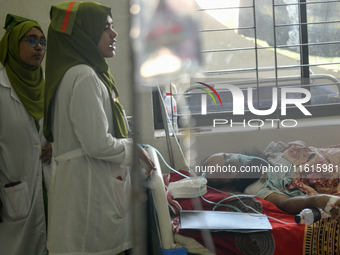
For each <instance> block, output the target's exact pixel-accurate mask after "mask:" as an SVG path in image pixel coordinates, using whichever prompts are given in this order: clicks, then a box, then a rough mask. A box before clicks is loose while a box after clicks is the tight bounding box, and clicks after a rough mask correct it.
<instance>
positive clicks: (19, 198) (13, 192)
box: [2, 181, 29, 220]
mask: <svg viewBox="0 0 340 255" xmlns="http://www.w3.org/2000/svg"><path fill="white" fill-rule="evenodd" d="M2 194H3V196H2V197H3V201H2V202H3V206H4V208H5V210H6V211H7V213H8V216H9V217H10V218H11V219H12V220H18V219H23V218H26V217H27V215H28V212H29V198H28V186H27V182H26V181H22V182H21V183H19V184H17V185H15V186H11V187H3V188H2Z"/></svg>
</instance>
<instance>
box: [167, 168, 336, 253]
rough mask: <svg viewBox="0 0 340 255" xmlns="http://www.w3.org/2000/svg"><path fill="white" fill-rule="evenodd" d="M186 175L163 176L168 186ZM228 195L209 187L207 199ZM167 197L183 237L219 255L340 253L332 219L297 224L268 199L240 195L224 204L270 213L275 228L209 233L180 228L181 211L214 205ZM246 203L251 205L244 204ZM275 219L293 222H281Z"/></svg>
mask: <svg viewBox="0 0 340 255" xmlns="http://www.w3.org/2000/svg"><path fill="white" fill-rule="evenodd" d="M180 172H181V173H182V174H187V172H185V171H180ZM183 178H184V177H183V176H181V175H179V174H177V173H170V174H167V175H164V176H163V179H164V184H165V187H167V186H168V185H169V183H171V182H175V181H178V180H181V179H183ZM233 193H234V192H233ZM228 196H230V194H226V193H221V192H219V191H217V190H214V189H211V188H208V189H207V193H206V194H205V195H204V198H205V199H206V200H209V201H211V202H214V203H217V202H219V201H221V200H222V199H224V198H226V197H228ZM167 200H168V204H169V206H170V208H171V210H172V211H173V213H174V214H175V216H176V217H175V218H174V219H173V220H172V226H173V230H174V232H175V233H178V234H180V235H182V236H186V237H192V238H194V239H195V240H196V241H197V242H199V243H200V244H202V245H203V246H205V247H206V248H208V249H209V250H210V251H211V252H212V253H215V254H217V255H225V254H228V255H229V254H230V255H233V254H235V255H236V254H237V255H240V254H244V255H254V254H261V255H270V254H275V255H287V254H289V255H301V254H315V255H316V254H340V247H339V244H340V233H339V227H338V225H337V224H336V223H334V222H332V220H331V218H325V219H323V220H322V221H320V222H319V223H315V224H314V225H313V226H312V227H311V226H307V225H303V224H295V221H294V215H290V214H287V213H285V212H283V211H281V210H280V209H278V208H277V207H276V206H275V205H273V204H272V203H270V202H268V201H266V200H263V199H260V198H251V197H248V198H242V202H240V200H238V199H237V198H236V199H232V200H231V201H230V202H229V201H228V202H227V201H225V202H224V203H228V204H232V205H234V206H236V207H239V208H240V209H241V210H242V211H244V212H253V211H252V209H250V208H249V207H252V208H254V209H255V210H256V211H258V212H260V213H263V214H266V215H267V216H268V218H269V221H270V223H271V225H272V227H273V229H272V230H270V231H262V232H255V233H233V232H227V231H219V232H209V233H208V235H207V231H200V230H183V229H180V228H179V218H178V215H179V211H180V210H195V209H196V210H212V209H213V207H214V204H212V203H209V202H207V201H206V200H203V199H202V198H195V199H186V198H178V199H174V198H172V196H171V194H170V193H167ZM243 203H244V204H246V205H247V206H244V205H243ZM216 210H226V211H232V210H233V209H231V208H228V207H224V206H221V207H218V208H217V209H216ZM272 217H273V218H272ZM274 218H275V219H278V220H280V221H283V222H289V223H291V224H286V223H283V222H280V221H277V220H275V219H274ZM320 224H323V225H325V227H320ZM207 236H208V240H209V238H211V240H212V241H211V242H207V241H206V240H207V238H206V237H207Z"/></svg>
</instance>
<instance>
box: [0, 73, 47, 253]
mask: <svg viewBox="0 0 340 255" xmlns="http://www.w3.org/2000/svg"><path fill="white" fill-rule="evenodd" d="M40 127H41V128H40V132H39V133H38V132H37V128H36V125H35V122H34V119H33V117H32V116H31V115H29V114H28V112H27V111H26V109H25V107H24V105H23V104H22V103H21V101H20V99H19V97H18V96H17V94H16V93H15V91H14V89H13V88H12V86H11V84H10V82H9V80H8V77H7V73H6V69H5V68H4V67H2V68H1V69H0V198H1V201H2V203H3V205H2V209H1V212H0V213H1V215H2V218H3V222H2V223H0V254H4V255H5V254H8V255H22V254H25V255H42V254H46V225H45V213H44V202H43V191H42V170H44V174H45V179H46V181H48V178H49V168H50V167H49V165H48V164H47V163H45V164H43V163H42V161H41V160H40V159H39V156H40V154H41V152H42V148H43V147H45V146H46V140H45V139H44V137H43V135H42V120H41V121H40ZM13 182H21V183H20V184H19V185H16V186H14V187H9V188H5V187H4V186H5V185H6V184H8V183H13Z"/></svg>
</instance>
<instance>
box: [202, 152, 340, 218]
mask: <svg viewBox="0 0 340 255" xmlns="http://www.w3.org/2000/svg"><path fill="white" fill-rule="evenodd" d="M244 154H248V155H244ZM202 165H203V167H202V169H201V170H202V172H205V173H206V178H207V180H208V185H209V186H212V187H214V188H217V189H224V188H227V189H230V187H233V188H235V189H236V190H238V191H240V192H243V193H245V194H249V195H257V197H260V198H263V199H265V200H267V201H269V202H271V203H273V204H274V205H276V206H277V207H278V208H279V209H281V210H282V211H285V212H287V213H290V214H297V213H299V212H300V211H302V210H303V209H305V208H313V207H318V208H321V209H323V210H324V211H325V212H326V213H328V214H330V215H331V216H332V217H333V218H334V219H337V222H338V223H340V217H338V216H339V213H340V210H339V207H340V198H339V197H338V196H333V195H329V194H313V195H306V194H305V193H303V192H302V191H300V190H298V189H291V190H287V189H286V186H288V184H289V183H290V182H291V181H292V178H291V174H290V173H288V174H287V173H285V172H283V171H281V172H280V171H277V172H272V173H270V174H269V171H268V169H269V163H268V162H267V161H266V157H265V156H264V154H262V153H261V152H259V151H258V150H254V151H252V152H249V153H245V152H243V153H242V154H233V153H231V154H230V153H217V154H213V155H211V156H210V157H208V158H207V159H206V160H204V162H203V163H202ZM212 166H214V167H215V171H207V170H208V169H209V167H212ZM216 169H223V170H224V171H216ZM256 170H257V171H256ZM250 171H252V172H250ZM268 179H269V181H268Z"/></svg>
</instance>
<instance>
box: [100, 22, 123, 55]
mask: <svg viewBox="0 0 340 255" xmlns="http://www.w3.org/2000/svg"><path fill="white" fill-rule="evenodd" d="M117 36H118V33H117V32H116V31H114V30H113V26H112V18H111V17H110V16H107V21H106V25H105V29H104V32H103V34H102V36H101V38H100V40H99V42H98V45H97V47H98V49H99V51H100V53H101V54H102V55H103V57H104V58H111V57H113V56H114V55H115V49H116V46H115V45H114V44H115V43H116V37H117Z"/></svg>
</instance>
